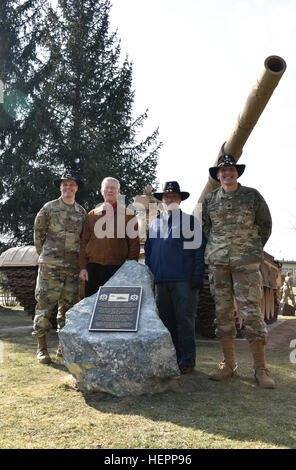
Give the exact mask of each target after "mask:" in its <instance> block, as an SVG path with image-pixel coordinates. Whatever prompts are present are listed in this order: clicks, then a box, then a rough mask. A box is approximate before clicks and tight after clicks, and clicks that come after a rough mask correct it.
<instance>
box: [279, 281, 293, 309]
mask: <svg viewBox="0 0 296 470" xmlns="http://www.w3.org/2000/svg"><path fill="white" fill-rule="evenodd" d="M281 290H282V298H281V302H283V303H286V304H288V303H289V299H290V300H291V301H292V305H293V307H295V306H296V305H295V297H294V292H293V279H292V276H291V273H288V274H287V276H286V277H285V280H284V284H283V287H282V289H281Z"/></svg>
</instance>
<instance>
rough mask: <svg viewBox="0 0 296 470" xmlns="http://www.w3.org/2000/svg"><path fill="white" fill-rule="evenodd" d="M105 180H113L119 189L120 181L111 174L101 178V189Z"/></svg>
mask: <svg viewBox="0 0 296 470" xmlns="http://www.w3.org/2000/svg"><path fill="white" fill-rule="evenodd" d="M107 181H114V182H115V183H116V184H117V186H118V189H120V183H119V181H118V180H117V179H116V178H113V177H112V176H107V177H106V178H104V179H103V181H102V183H101V189H104V187H105V185H106V183H107Z"/></svg>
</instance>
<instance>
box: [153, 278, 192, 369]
mask: <svg viewBox="0 0 296 470" xmlns="http://www.w3.org/2000/svg"><path fill="white" fill-rule="evenodd" d="M155 300H156V305H157V308H158V312H159V316H160V318H161V320H162V322H163V324H164V325H165V326H166V328H167V329H168V330H169V332H170V334H171V337H172V341H173V344H174V346H175V349H176V354H177V361H178V364H179V366H187V367H194V366H195V358H196V351H195V315H196V291H194V290H192V288H191V283H190V281H168V282H160V283H158V284H156V286H155Z"/></svg>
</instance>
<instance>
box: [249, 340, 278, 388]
mask: <svg viewBox="0 0 296 470" xmlns="http://www.w3.org/2000/svg"><path fill="white" fill-rule="evenodd" d="M250 347H251V351H252V354H253V359H254V375H255V379H256V380H257V382H258V384H259V385H260V387H263V388H275V386H276V385H275V382H274V380H273V379H272V378H271V377H270V376H269V370H268V369H266V367H265V354H264V352H265V346H264V344H263V343H262V342H261V341H252V342H251V343H250Z"/></svg>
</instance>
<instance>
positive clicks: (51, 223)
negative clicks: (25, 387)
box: [32, 197, 86, 337]
mask: <svg viewBox="0 0 296 470" xmlns="http://www.w3.org/2000/svg"><path fill="white" fill-rule="evenodd" d="M85 217H86V211H85V209H84V208H83V207H82V206H80V205H79V204H77V203H76V202H74V204H73V205H68V204H65V203H64V202H63V199H62V197H60V198H59V199H56V200H54V201H50V202H47V203H46V204H45V205H44V206H43V207H42V209H41V210H40V211H39V212H38V214H37V216H36V219H35V225H34V243H35V247H36V250H37V253H38V255H39V270H38V277H37V284H36V291H35V297H36V301H37V305H36V311H35V318H34V325H33V333H32V334H33V336H37V337H42V336H44V335H46V334H48V333H49V331H50V329H51V323H50V321H49V318H50V316H51V314H52V311H53V310H54V308H55V307H56V305H58V314H57V323H58V330H60V329H61V328H63V326H64V324H65V313H66V311H67V310H69V308H71V307H72V306H73V305H74V304H75V303H77V302H78V301H79V277H78V274H79V268H78V256H79V249H80V236H81V233H82V229H83V223H84V220H85Z"/></svg>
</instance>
